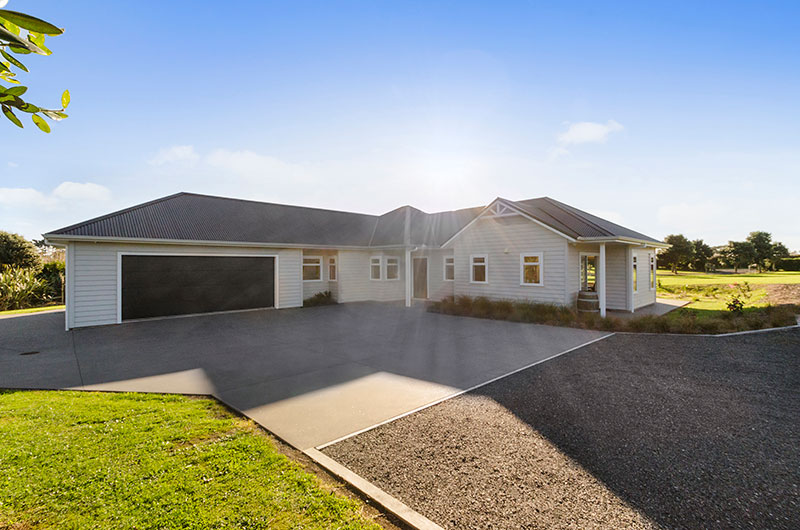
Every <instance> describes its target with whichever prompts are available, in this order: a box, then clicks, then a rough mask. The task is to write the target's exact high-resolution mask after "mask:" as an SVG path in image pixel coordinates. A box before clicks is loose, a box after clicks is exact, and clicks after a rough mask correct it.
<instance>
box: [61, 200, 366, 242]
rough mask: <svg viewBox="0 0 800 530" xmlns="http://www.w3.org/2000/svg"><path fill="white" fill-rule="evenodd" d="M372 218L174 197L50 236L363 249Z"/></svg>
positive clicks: (331, 212)
mask: <svg viewBox="0 0 800 530" xmlns="http://www.w3.org/2000/svg"><path fill="white" fill-rule="evenodd" d="M375 219H376V218H375V216H374V215H364V214H357V213H349V212H337V211H332V210H320V209H316V208H303V207H300V206H287V205H284V204H271V203H264V202H255V201H246V200H241V199H228V198H223V197H212V196H208V195H198V194H194V193H178V194H176V195H170V196H168V197H164V198H161V199H157V200H155V201H151V202H147V203H144V204H140V205H138V206H134V207H132V208H128V209H126V210H121V211H119V212H114V213H111V214H108V215H104V216H102V217H98V218H96V219H91V220H89V221H86V222H83V223H79V224H76V225H72V226H68V227H66V228H62V229H60V230H55V231H54V232H52V234H53V235H61V236H89V237H108V238H137V239H177V240H191V241H228V242H247V243H285V244H307V245H341V246H368V245H369V241H370V238H371V237H372V230H373V228H374V226H375Z"/></svg>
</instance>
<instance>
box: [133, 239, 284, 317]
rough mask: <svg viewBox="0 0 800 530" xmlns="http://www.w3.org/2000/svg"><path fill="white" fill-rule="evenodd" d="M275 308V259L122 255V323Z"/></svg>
mask: <svg viewBox="0 0 800 530" xmlns="http://www.w3.org/2000/svg"><path fill="white" fill-rule="evenodd" d="M274 305H275V258H262V257H252V258H250V257H228V256H225V257H216V256H214V257H211V256H125V255H123V256H122V320H130V319H134V318H149V317H161V316H167V315H186V314H192V313H209V312H212V311H231V310H234V309H255V308H260V307H273V306H274Z"/></svg>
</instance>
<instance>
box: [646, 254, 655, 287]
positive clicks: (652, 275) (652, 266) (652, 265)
mask: <svg viewBox="0 0 800 530" xmlns="http://www.w3.org/2000/svg"><path fill="white" fill-rule="evenodd" d="M647 255H648V256H649V261H650V290H651V291H655V289H656V254H655V252H650V253H649V254H647Z"/></svg>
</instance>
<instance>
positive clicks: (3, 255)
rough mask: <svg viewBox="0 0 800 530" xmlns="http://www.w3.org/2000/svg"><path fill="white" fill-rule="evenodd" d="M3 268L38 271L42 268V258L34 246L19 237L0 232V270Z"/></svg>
mask: <svg viewBox="0 0 800 530" xmlns="http://www.w3.org/2000/svg"><path fill="white" fill-rule="evenodd" d="M3 266H8V267H18V268H24V269H26V268H31V269H36V270H38V269H39V268H41V266H42V256H41V255H40V254H39V250H38V249H37V248H36V246H35V245H34V244H33V243H31V242H30V241H28V240H27V239H25V238H24V237H22V236H21V235H19V234H12V233H10V232H3V231H0V268H2V267H3Z"/></svg>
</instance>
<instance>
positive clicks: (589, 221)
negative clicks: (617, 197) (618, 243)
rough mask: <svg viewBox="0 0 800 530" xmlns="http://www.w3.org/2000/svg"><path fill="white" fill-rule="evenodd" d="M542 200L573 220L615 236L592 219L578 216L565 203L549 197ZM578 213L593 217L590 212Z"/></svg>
mask: <svg viewBox="0 0 800 530" xmlns="http://www.w3.org/2000/svg"><path fill="white" fill-rule="evenodd" d="M542 199H544V200H546V201H548V202H549V203H551V204H552V205H553V206H555V207H556V208H558V209H560V210H561V211H563V212H566V213H567V214H569V215H571V216H572V217H573V218H575V219H579V220H581V221H583V222H584V223H587V224H590V225H592V226H593V227H595V228H597V229H598V230H601V231H603V232H605V233H606V234H608V235H613V234H611V232H609V231H608V229H606V228H603V227H602V226H600V225H599V224H597V223H595V222H594V221H592V220H591V219H586V218H585V217H582V216H580V215H578V214H576V213H575V212H573V211H571V210H570V209H569V208H572V207H571V206H569V205H567V204H563V203H561V202H559V201H557V200H555V199H551V198H550V197H547V196H545V197H542ZM565 206H567V208H565ZM576 209H577V208H576ZM578 211H579V212H581V213H585V214H588V215H592V214H590V213H589V212H584V211H583V210H578ZM623 228H624V227H623Z"/></svg>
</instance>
